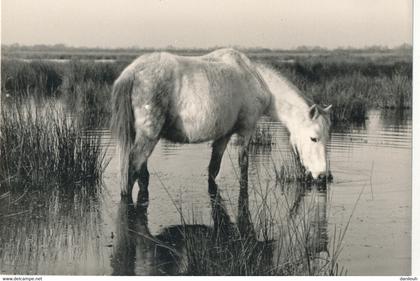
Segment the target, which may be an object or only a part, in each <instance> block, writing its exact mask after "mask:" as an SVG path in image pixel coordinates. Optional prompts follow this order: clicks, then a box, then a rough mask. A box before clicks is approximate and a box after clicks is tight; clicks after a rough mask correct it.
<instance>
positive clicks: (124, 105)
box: [111, 71, 135, 189]
mask: <svg viewBox="0 0 420 281" xmlns="http://www.w3.org/2000/svg"><path fill="white" fill-rule="evenodd" d="M133 83H134V76H133V75H131V74H130V73H127V72H126V71H124V72H123V73H122V74H121V75H120V77H119V78H118V79H117V80H116V81H115V83H114V86H113V89H112V102H111V104H112V119H111V131H112V134H113V135H114V137H115V138H117V139H118V140H119V145H118V148H119V154H120V169H121V170H120V172H121V188H122V189H124V188H126V187H127V184H128V182H127V180H128V169H129V156H130V151H131V147H132V146H133V142H134V138H135V131H134V113H133V108H132V105H131V93H132V90H133Z"/></svg>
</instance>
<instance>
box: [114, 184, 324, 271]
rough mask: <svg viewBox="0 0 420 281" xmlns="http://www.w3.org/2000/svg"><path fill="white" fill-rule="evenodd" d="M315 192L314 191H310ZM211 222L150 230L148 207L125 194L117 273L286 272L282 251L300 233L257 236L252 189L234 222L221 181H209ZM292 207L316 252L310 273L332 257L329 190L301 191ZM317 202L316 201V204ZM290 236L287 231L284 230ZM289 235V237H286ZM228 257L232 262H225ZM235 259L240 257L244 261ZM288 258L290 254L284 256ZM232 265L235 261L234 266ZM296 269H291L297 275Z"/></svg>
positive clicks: (242, 196)
mask: <svg viewBox="0 0 420 281" xmlns="http://www.w3.org/2000/svg"><path fill="white" fill-rule="evenodd" d="M309 193H314V194H313V195H314V196H308V194H309ZM209 197H210V201H211V216H212V220H213V225H212V226H206V225H199V224H182V225H175V226H170V227H167V228H165V229H163V231H162V232H161V233H160V234H158V235H155V236H154V235H152V234H151V233H150V231H149V228H148V221H147V208H145V207H144V206H143V205H142V204H138V202H136V203H134V202H133V201H132V199H130V197H123V198H122V200H121V203H120V206H119V213H118V220H119V222H118V223H119V224H118V226H117V231H116V241H115V244H114V252H113V255H112V259H111V265H112V268H113V275H178V274H188V275H220V274H222V275H227V274H229V275H248V274H253V273H254V274H255V273H257V274H260V275H264V274H267V275H271V274H287V273H288V272H289V271H287V270H284V271H282V270H280V269H279V268H280V265H279V263H283V262H284V260H283V261H282V258H281V257H282V255H283V256H284V255H286V256H287V255H289V254H290V253H288V251H290V250H291V249H287V247H284V243H293V242H294V243H296V241H292V240H293V239H297V236H293V235H291V236H288V237H287V238H286V237H279V239H280V240H281V241H275V240H270V239H268V238H267V237H264V238H263V239H262V241H260V240H259V237H258V234H257V233H256V230H255V229H254V224H253V222H252V220H251V213H250V210H249V199H248V191H247V189H246V188H241V189H240V193H239V199H238V211H237V219H236V222H235V223H233V222H232V220H231V218H230V216H229V214H228V212H227V210H226V207H225V204H224V200H223V199H222V197H221V195H220V193H219V191H218V190H217V186H216V185H215V184H210V185H209ZM305 198H308V199H309V198H311V199H309V200H310V201H311V200H312V201H313V200H314V199H315V202H311V206H312V207H311V208H312V209H311V210H310V212H308V209H305V208H306V207H305V204H308V202H305V200H308V199H305ZM293 200H294V201H295V202H294V204H292V205H291V207H290V209H289V215H288V216H289V218H290V219H291V220H293V221H301V220H300V217H299V216H302V217H306V222H305V224H304V225H303V224H302V225H301V224H299V223H297V224H296V225H295V227H296V228H302V229H301V231H303V232H304V235H306V236H305V238H304V239H305V243H306V244H307V247H308V248H309V249H311V250H312V251H313V253H312V252H311V253H310V256H311V259H312V263H311V264H310V265H309V266H310V267H311V268H308V269H307V271H306V272H309V273H310V272H313V271H315V270H316V268H315V267H318V268H319V267H322V266H323V262H324V261H325V260H326V258H327V256H328V251H327V241H328V237H327V222H326V193H325V190H321V191H319V190H317V189H316V188H315V189H310V190H306V191H305V190H303V191H300V192H298V193H296V196H295V198H294V199H293ZM313 203H315V204H313ZM286 236H287V235H286ZM287 239H289V240H290V241H288V242H285V241H286V240H287ZM229 259H230V262H226V261H227V260H229ZM232 259H241V260H240V262H238V261H235V262H233V263H232ZM286 259H287V257H286ZM232 264H234V266H232ZM294 273H295V272H293V274H294Z"/></svg>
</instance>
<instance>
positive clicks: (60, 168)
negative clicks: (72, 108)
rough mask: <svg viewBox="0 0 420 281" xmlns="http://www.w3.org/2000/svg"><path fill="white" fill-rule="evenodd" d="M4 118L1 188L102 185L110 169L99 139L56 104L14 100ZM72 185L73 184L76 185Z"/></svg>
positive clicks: (0, 149) (0, 129)
mask: <svg viewBox="0 0 420 281" xmlns="http://www.w3.org/2000/svg"><path fill="white" fill-rule="evenodd" d="M0 117H1V119H0V138H1V141H0V155H1V159H2V161H1V163H0V189H1V190H2V191H3V192H7V191H22V190H24V189H27V188H48V187H51V186H57V185H62V186H66V185H69V184H86V183H90V184H97V183H99V182H100V181H101V177H102V174H103V171H104V169H105V166H106V161H105V153H104V151H103V150H102V148H101V139H100V136H97V135H94V136H91V135H88V133H87V132H85V131H84V130H82V129H81V127H80V126H79V123H78V120H77V119H76V118H70V117H69V116H66V115H65V114H64V112H63V111H62V110H59V109H57V108H56V107H54V106H53V105H50V104H46V105H43V106H41V105H39V104H36V103H34V102H26V101H25V102H12V103H8V105H7V106H3V108H2V112H1V116H0ZM72 186H73V185H72Z"/></svg>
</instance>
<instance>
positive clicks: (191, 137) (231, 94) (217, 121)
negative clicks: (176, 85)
mask: <svg viewBox="0 0 420 281" xmlns="http://www.w3.org/2000/svg"><path fill="white" fill-rule="evenodd" d="M181 84H182V85H183V87H182V89H180V92H179V94H178V95H177V96H176V98H175V99H174V102H173V106H171V108H172V109H173V112H172V114H171V115H172V118H171V119H172V122H171V123H172V126H171V127H172V128H170V129H169V130H168V132H171V135H169V134H167V135H165V136H164V137H165V138H167V139H169V140H173V141H177V142H189V143H195V142H203V141H208V140H215V139H218V138H220V137H222V136H224V135H226V134H228V133H230V132H232V130H233V127H234V126H235V124H236V122H237V118H238V113H239V110H240V107H241V101H240V97H239V96H238V95H237V94H236V93H235V91H233V90H232V87H226V86H227V85H224V86H225V87H218V88H217V89H215V88H214V83H210V82H209V80H208V79H206V77H204V75H202V73H200V72H196V73H194V75H193V77H187V78H186V79H183V81H182V83H181Z"/></svg>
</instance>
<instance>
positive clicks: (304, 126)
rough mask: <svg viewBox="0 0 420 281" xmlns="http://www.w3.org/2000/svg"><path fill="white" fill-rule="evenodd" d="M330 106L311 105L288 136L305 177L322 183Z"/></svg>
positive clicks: (325, 169) (325, 175)
mask: <svg viewBox="0 0 420 281" xmlns="http://www.w3.org/2000/svg"><path fill="white" fill-rule="evenodd" d="M330 111H331V105H329V106H327V107H325V108H322V107H320V106H319V105H316V104H314V105H312V106H311V107H310V108H309V110H308V112H307V115H306V116H305V117H306V118H304V119H303V121H302V123H301V124H299V126H298V129H297V130H295V131H294V132H293V133H291V135H290V142H291V144H292V146H293V149H294V152H295V154H296V155H297V156H298V158H299V160H300V163H301V164H302V166H303V167H304V168H305V172H306V175H307V176H308V177H310V178H312V179H315V180H322V181H324V180H325V179H326V177H327V155H326V145H327V142H328V139H329V129H330V117H329V113H330Z"/></svg>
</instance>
